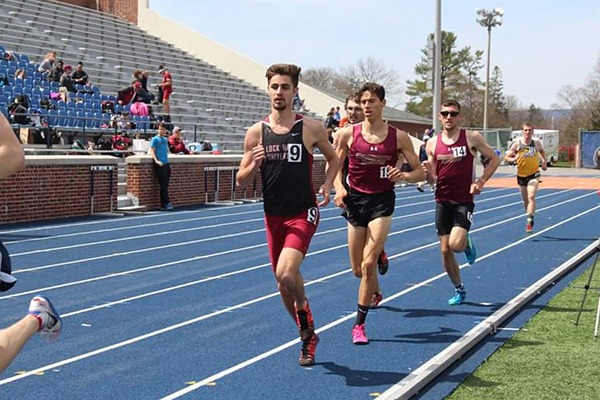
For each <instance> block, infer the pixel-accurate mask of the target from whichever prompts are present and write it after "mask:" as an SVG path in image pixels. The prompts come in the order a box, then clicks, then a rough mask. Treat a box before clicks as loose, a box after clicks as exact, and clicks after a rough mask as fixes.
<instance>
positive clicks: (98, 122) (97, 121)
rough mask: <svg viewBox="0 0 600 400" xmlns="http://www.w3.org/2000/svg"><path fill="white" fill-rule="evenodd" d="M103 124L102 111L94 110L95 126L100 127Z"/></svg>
mask: <svg viewBox="0 0 600 400" xmlns="http://www.w3.org/2000/svg"><path fill="white" fill-rule="evenodd" d="M101 125H102V112H100V111H96V112H94V127H95V128H100V126H101Z"/></svg>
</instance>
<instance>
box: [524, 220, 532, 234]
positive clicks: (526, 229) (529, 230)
mask: <svg viewBox="0 0 600 400" xmlns="http://www.w3.org/2000/svg"><path fill="white" fill-rule="evenodd" d="M532 232H533V225H532V224H530V223H529V222H528V223H527V225H525V233H532Z"/></svg>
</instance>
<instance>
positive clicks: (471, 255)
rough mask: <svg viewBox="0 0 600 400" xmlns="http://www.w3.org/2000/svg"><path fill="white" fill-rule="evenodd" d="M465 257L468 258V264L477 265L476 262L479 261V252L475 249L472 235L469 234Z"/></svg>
mask: <svg viewBox="0 0 600 400" xmlns="http://www.w3.org/2000/svg"><path fill="white" fill-rule="evenodd" d="M465 257H467V262H468V263H469V264H471V265H473V264H475V260H476V259H477V250H476V249H475V245H474V244H473V239H471V235H469V234H468V233H467V247H466V248H465Z"/></svg>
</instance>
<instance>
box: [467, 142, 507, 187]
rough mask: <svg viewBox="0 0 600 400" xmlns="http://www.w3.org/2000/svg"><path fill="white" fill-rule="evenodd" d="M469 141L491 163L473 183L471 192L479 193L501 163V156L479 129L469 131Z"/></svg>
mask: <svg viewBox="0 0 600 400" xmlns="http://www.w3.org/2000/svg"><path fill="white" fill-rule="evenodd" d="M467 142H468V143H469V147H470V148H473V149H475V150H477V151H478V152H479V153H481V154H483V156H484V157H486V158H487V159H488V160H489V164H488V165H487V167H485V168H484V169H483V174H481V176H480V177H479V178H477V179H475V182H473V184H472V185H471V193H473V194H479V193H481V191H482V190H483V186H484V185H485V183H486V182H487V181H488V180H489V179H490V178H491V177H492V175H494V172H496V169H497V168H498V165H500V157H498V155H497V154H496V152H495V151H494V149H492V147H491V146H490V145H489V144H487V142H486V141H485V139H484V138H483V135H482V134H481V133H479V132H478V131H467Z"/></svg>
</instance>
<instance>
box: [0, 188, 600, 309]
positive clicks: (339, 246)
mask: <svg viewBox="0 0 600 400" xmlns="http://www.w3.org/2000/svg"><path fill="white" fill-rule="evenodd" d="M589 195H591V194H586V195H583V196H580V197H576V198H573V199H569V200H566V201H563V202H560V203H556V204H553V205H552V206H548V207H544V208H540V209H539V210H538V212H540V211H543V210H546V209H549V208H554V207H558V206H560V205H563V204H565V203H568V202H571V201H575V200H578V199H580V198H582V197H586V196H589ZM511 204H520V202H516V203H511ZM511 204H505V205H502V206H499V207H494V208H491V209H487V210H484V211H481V212H480V213H484V212H491V211H494V210H497V209H500V208H505V207H509V206H511ZM429 212H431V211H429ZM403 217H404V216H402V217H398V218H403ZM518 218H521V215H518V216H515V217H512V218H509V219H505V220H503V221H501V222H497V223H494V224H491V225H486V226H485V227H481V228H478V229H474V230H472V231H471V232H478V231H480V230H484V229H488V228H491V227H493V226H496V225H500V224H504V223H506V222H508V221H511V220H514V219H518ZM433 225H434V223H428V224H423V225H418V226H415V227H412V228H406V229H402V230H400V231H396V232H392V233H390V234H389V235H388V236H395V235H399V234H401V233H406V232H411V231H414V230H418V229H424V228H427V227H430V226H433ZM345 229H346V227H342V228H337V229H335V230H330V231H326V232H318V233H317V234H316V235H322V234H326V233H331V232H333V231H340V230H345ZM202 240H208V239H202ZM194 242H196V241H194ZM188 244H189V243H188ZM437 244H438V242H433V243H430V244H427V245H424V246H421V247H417V248H416V249H424V248H428V247H433V246H436V245H437ZM177 245H179V244H174V245H171V246H169V247H172V246H177ZM262 246H266V244H265V243H260V244H257V245H253V246H248V247H244V248H236V249H232V250H226V251H222V252H218V253H211V254H207V255H202V256H196V257H192V258H186V259H183V260H177V261H171V262H168V263H163V264H157V265H151V266H148V267H143V268H137V269H133V270H127V271H123V272H115V273H112V274H108V275H102V276H99V277H95V278H88V279H83V280H79V281H73V282H68V283H64V284H60V285H54V286H47V287H44V288H37V289H32V290H29V291H25V292H18V293H13V294H10V295H5V296H0V300H2V299H8V298H16V297H21V296H26V295H31V294H37V293H39V292H42V291H44V292H45V291H50V290H55V289H60V288H65V287H71V286H76V285H80V284H86V283H90V282H95V281H100V280H104V279H112V278H116V277H120V276H128V275H130V274H133V273H138V272H144V271H150V270H154V269H158V268H165V267H169V266H173V265H179V264H184V263H188V262H192V261H198V260H202V259H209V258H212V257H218V256H222V255H226V254H232V253H237V252H241V251H246V250H250V249H256V248H259V247H262ZM163 247H167V246H163ZM344 247H347V244H342V245H338V246H334V247H328V248H326V249H323V250H320V251H313V252H309V253H307V255H306V257H310V256H313V255H315V254H320V253H322V252H328V251H334V250H338V249H340V248H344ZM145 251H147V250H146V249H142V250H135V251H130V252H127V253H119V254H111V255H107V256H99V257H91V258H89V259H87V260H81V259H80V260H76V261H70V262H64V263H59V264H54V265H48V266H44V267H36V268H35V270H40V269H45V268H51V267H55V266H57V265H67V264H75V263H81V262H83V261H89V260H98V259H106V258H109V257H119V256H121V255H124V254H135V253H141V252H145ZM410 252H411V251H409V252H408V253H400V254H396V255H390V256H389V258H390V259H394V258H397V257H400V256H402V255H404V254H409V253H410ZM263 265H268V264H263ZM251 268H253V267H251ZM31 270H33V269H29V270H28V271H31ZM249 270H252V269H249ZM16 272H18V271H15V273H16ZM121 302H123V301H118V303H121ZM107 304H111V303H107Z"/></svg>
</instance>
